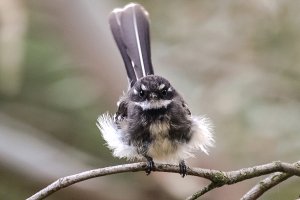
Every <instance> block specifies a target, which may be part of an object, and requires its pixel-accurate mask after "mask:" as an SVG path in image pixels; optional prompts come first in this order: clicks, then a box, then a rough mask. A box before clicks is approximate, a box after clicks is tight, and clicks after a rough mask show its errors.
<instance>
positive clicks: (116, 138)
mask: <svg viewBox="0 0 300 200" xmlns="http://www.w3.org/2000/svg"><path fill="white" fill-rule="evenodd" d="M191 120H192V129H191V134H192V138H191V140H190V141H189V142H188V143H184V144H178V145H177V146H174V143H172V141H170V140H168V139H167V138H166V137H163V136H161V137H158V138H157V140H156V141H155V143H153V145H152V146H150V147H149V155H151V156H153V160H154V161H159V162H168V163H174V164H175V163H178V161H180V160H184V159H187V158H190V157H194V153H195V152H196V151H197V150H201V151H203V152H204V153H206V154H208V150H207V147H212V146H213V144H214V139H213V135H212V132H211V124H210V122H209V120H208V119H207V118H204V117H199V116H192V117H191ZM97 126H98V128H99V130H100V131H101V133H102V136H103V138H104V140H105V141H106V143H107V146H108V147H109V149H111V150H112V151H113V155H114V156H115V157H119V158H127V159H129V160H133V159H138V160H141V159H143V156H142V155H139V154H138V152H137V147H135V146H133V145H129V144H128V143H127V141H126V140H125V139H124V135H125V133H123V132H122V131H121V129H118V128H117V126H116V124H115V123H114V121H113V118H112V117H111V116H110V115H109V114H108V113H106V114H103V115H101V116H99V118H98V119H97Z"/></svg>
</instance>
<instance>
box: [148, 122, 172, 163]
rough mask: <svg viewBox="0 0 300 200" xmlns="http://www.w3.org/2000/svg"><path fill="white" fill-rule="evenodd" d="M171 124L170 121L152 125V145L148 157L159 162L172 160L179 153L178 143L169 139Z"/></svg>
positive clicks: (150, 128)
mask: <svg viewBox="0 0 300 200" xmlns="http://www.w3.org/2000/svg"><path fill="white" fill-rule="evenodd" d="M169 130H170V123H169V122H168V121H160V120H157V121H156V122H154V123H152V124H151V125H150V127H149V132H150V135H151V138H152V139H153V141H152V143H151V144H150V145H149V147H148V152H147V154H148V156H150V157H152V158H153V159H154V160H157V161H166V160H170V159H169V158H170V157H174V154H176V153H177V150H178V147H177V143H176V142H174V141H171V140H170V137H169Z"/></svg>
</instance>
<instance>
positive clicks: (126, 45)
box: [109, 3, 154, 87]
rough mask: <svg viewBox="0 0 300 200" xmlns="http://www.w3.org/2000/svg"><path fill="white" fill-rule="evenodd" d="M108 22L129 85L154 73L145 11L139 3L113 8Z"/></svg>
mask: <svg viewBox="0 0 300 200" xmlns="http://www.w3.org/2000/svg"><path fill="white" fill-rule="evenodd" d="M109 24H110V28H111V31H112V34H113V36H114V39H115V41H116V43H117V46H118V48H119V50H120V53H121V56H122V58H123V61H124V64H125V67H126V71H127V76H128V79H129V82H130V86H131V87H132V86H133V85H134V83H135V82H136V81H137V80H138V79H140V78H142V77H145V76H147V75H151V74H154V70H153V67H152V62H151V49H150V31H149V19H148V13H147V11H146V10H145V9H144V8H143V7H142V6H141V5H139V4H135V3H130V4H128V5H127V6H125V7H124V8H123V9H120V8H117V9H114V10H113V11H112V13H111V14H110V17H109Z"/></svg>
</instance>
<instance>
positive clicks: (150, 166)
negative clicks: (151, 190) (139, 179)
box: [146, 156, 155, 176]
mask: <svg viewBox="0 0 300 200" xmlns="http://www.w3.org/2000/svg"><path fill="white" fill-rule="evenodd" d="M146 159H147V168H146V174H147V176H148V175H149V174H150V173H151V172H152V171H155V165H154V162H153V159H152V158H151V157H149V156H147V157H146Z"/></svg>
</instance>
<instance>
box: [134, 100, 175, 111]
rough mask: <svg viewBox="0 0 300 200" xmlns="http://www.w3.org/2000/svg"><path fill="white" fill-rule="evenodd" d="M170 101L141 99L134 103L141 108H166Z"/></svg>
mask: <svg viewBox="0 0 300 200" xmlns="http://www.w3.org/2000/svg"><path fill="white" fill-rule="evenodd" d="M171 102H172V101H171V100H158V101H147V100H146V101H143V102H135V105H138V106H140V107H141V108H142V109H143V110H150V109H159V108H166V107H167V106H168V105H169V104H170V103H171Z"/></svg>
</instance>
